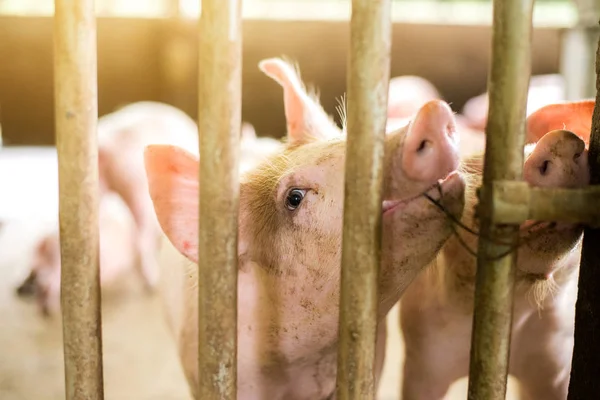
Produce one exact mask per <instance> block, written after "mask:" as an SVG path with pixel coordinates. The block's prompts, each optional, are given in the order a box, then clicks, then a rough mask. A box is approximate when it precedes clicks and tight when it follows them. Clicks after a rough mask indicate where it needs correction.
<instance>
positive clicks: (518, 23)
mask: <svg viewBox="0 0 600 400" xmlns="http://www.w3.org/2000/svg"><path fill="white" fill-rule="evenodd" d="M532 13H533V0H494V19H493V21H494V25H493V33H492V46H493V47H492V57H491V68H490V76H489V82H488V87H489V93H490V108H489V116H488V124H487V127H486V137H487V143H486V151H485V160H484V171H483V190H482V191H481V196H480V201H481V205H480V209H479V210H478V212H479V213H480V214H479V216H480V222H481V232H482V236H483V235H487V236H488V237H489V236H491V237H492V238H497V239H499V240H501V241H502V242H504V243H512V244H516V241H517V238H518V229H519V227H518V225H504V226H500V225H493V224H492V223H491V218H490V217H491V212H490V211H491V210H490V209H491V207H492V201H491V200H492V197H491V196H492V184H493V182H494V180H499V179H506V180H521V179H522V176H523V146H524V143H525V112H526V104H527V89H528V86H529V79H530V74H531V32H532ZM496 243H498V242H497V241H496ZM511 247H512V246H511V245H499V244H495V243H493V242H491V241H489V240H479V246H478V252H477V253H478V257H477V278H476V286H475V310H474V315H473V332H472V338H471V361H470V369H469V391H468V398H469V399H472V400H481V399H486V400H500V399H504V398H505V396H506V379H507V373H508V360H509V350H510V336H511V327H512V308H513V284H514V275H515V263H516V257H517V255H516V252H512V253H510V255H508V256H504V257H502V258H498V256H499V255H500V254H502V253H505V252H506V251H508V250H510V248H511Z"/></svg>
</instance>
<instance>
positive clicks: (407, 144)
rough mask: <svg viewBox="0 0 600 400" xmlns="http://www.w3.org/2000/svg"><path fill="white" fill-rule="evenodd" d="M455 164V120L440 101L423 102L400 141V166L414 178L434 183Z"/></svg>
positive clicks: (456, 155)
mask: <svg viewBox="0 0 600 400" xmlns="http://www.w3.org/2000/svg"><path fill="white" fill-rule="evenodd" d="M458 164H459V154H458V133H457V131H456V120H455V118H454V113H453V112H452V110H451V109H450V106H449V105H448V104H447V103H446V102H444V101H440V100H432V101H430V102H428V103H426V104H425V105H424V106H423V107H422V108H421V109H420V110H419V112H418V113H417V115H416V116H415V118H414V119H413V121H412V122H411V124H410V126H409V128H408V131H407V135H406V138H405V141H404V147H403V154H402V169H403V170H404V173H405V174H406V176H407V177H408V178H409V179H411V180H414V181H419V182H423V181H426V182H431V183H435V182H436V181H437V180H438V179H442V178H444V177H446V176H447V175H448V174H449V173H450V172H452V171H454V170H456V168H457V167H458Z"/></svg>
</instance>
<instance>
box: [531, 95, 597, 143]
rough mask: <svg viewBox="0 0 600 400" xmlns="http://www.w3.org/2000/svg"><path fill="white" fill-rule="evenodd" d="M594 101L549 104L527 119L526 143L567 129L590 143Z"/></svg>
mask: <svg viewBox="0 0 600 400" xmlns="http://www.w3.org/2000/svg"><path fill="white" fill-rule="evenodd" d="M594 103H595V102H594V100H583V101H576V102H565V103H556V104H549V105H547V106H544V107H542V108H540V109H539V110H537V111H535V112H534V113H532V114H531V115H530V116H529V117H528V118H527V136H526V138H525V140H526V143H535V142H537V141H538V140H539V139H541V138H542V137H543V136H544V135H545V134H546V133H548V132H550V131H553V130H556V129H565V130H568V131H571V132H573V133H575V134H576V135H577V136H579V137H580V138H581V139H583V141H584V142H585V143H586V145H588V144H589V142H590V133H591V130H592V113H593V112H594Z"/></svg>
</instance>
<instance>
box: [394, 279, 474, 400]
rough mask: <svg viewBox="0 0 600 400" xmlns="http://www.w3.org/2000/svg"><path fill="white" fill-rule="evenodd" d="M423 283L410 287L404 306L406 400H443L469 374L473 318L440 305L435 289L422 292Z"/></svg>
mask: <svg viewBox="0 0 600 400" xmlns="http://www.w3.org/2000/svg"><path fill="white" fill-rule="evenodd" d="M423 278H427V277H426V276H423V275H422V276H420V277H419V278H418V279H419V280H423ZM419 283H420V282H414V283H413V286H411V287H409V289H408V290H407V291H406V292H405V293H404V296H403V297H402V301H401V305H400V321H401V329H402V334H403V337H404V343H405V348H406V350H405V354H406V358H405V361H404V371H403V380H402V399H403V400H441V399H443V398H444V396H445V395H446V393H447V392H448V389H449V388H450V385H451V384H452V383H453V382H454V381H456V380H458V379H460V378H461V377H463V376H465V375H467V374H468V368H469V348H470V341H471V325H472V322H471V316H470V315H467V314H465V313H462V312H459V311H455V310H452V309H451V308H450V307H447V306H445V305H444V303H441V302H437V301H436V299H434V298H432V297H431V296H434V295H435V291H433V290H432V289H433V288H429V289H430V290H427V291H425V290H421V289H422V287H419V286H415V284H417V285H418V284H419ZM428 297H429V298H428Z"/></svg>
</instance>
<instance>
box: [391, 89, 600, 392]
mask: <svg viewBox="0 0 600 400" xmlns="http://www.w3.org/2000/svg"><path fill="white" fill-rule="evenodd" d="M593 107H594V102H593V101H583V102H575V103H557V104H551V105H547V106H545V107H542V108H540V109H538V110H537V111H536V112H534V113H532V114H531V115H530V116H529V117H528V118H527V139H526V140H527V143H529V144H528V145H526V146H525V164H524V169H523V175H524V179H525V180H526V181H527V182H528V183H529V184H530V185H532V186H537V187H556V188H579V187H583V186H586V185H588V184H589V171H588V165H587V144H588V143H589V134H590V130H591V125H590V124H591V115H592V110H593ZM482 161H483V157H482V156H474V157H471V158H468V159H467V160H466V161H465V170H466V171H467V189H466V195H465V203H466V204H465V212H464V215H463V217H462V223H463V224H464V225H465V226H467V227H469V228H471V229H472V230H474V231H477V230H478V227H477V222H476V220H475V219H474V209H475V205H476V202H477V201H476V195H475V189H476V188H477V187H478V186H479V185H480V184H481V175H482V169H483V163H482ZM456 233H457V235H455V236H454V237H452V238H451V239H449V240H448V242H447V243H446V244H445V245H444V247H443V249H442V250H441V252H440V253H439V255H438V257H437V258H436V260H435V261H434V262H433V263H432V264H433V265H432V266H431V269H430V270H429V271H427V273H425V274H421V275H420V276H419V277H418V278H417V279H416V280H415V282H414V283H413V285H411V286H410V287H409V288H408V290H407V291H406V293H405V295H404V296H403V298H402V301H401V307H400V314H401V317H400V318H401V329H402V333H403V336H404V340H405V343H406V360H405V365H404V373H403V397H402V398H403V399H406V400H416V399H418V400H433V399H442V398H444V396H445V394H446V392H447V391H448V389H449V387H450V385H451V384H452V383H453V382H454V381H455V380H457V379H459V378H461V377H463V376H466V375H467V373H468V367H469V346H470V340H471V327H472V318H473V295H474V284H475V271H476V258H475V255H474V254H470V251H469V250H467V249H471V251H472V250H476V249H477V240H478V238H477V236H476V235H473V234H471V233H469V232H465V231H463V230H461V229H459V228H458V227H457V228H456ZM582 234H583V226H581V225H574V224H568V223H539V222H535V221H527V222H525V223H524V224H522V226H521V243H520V247H519V249H518V259H517V272H516V274H517V275H516V281H515V285H516V286H515V305H514V315H513V327H512V340H511V353H510V365H509V373H510V374H511V375H513V376H514V377H515V378H517V380H518V381H519V386H520V389H521V391H522V394H523V395H524V396H525V398H527V399H548V400H550V399H556V400H559V399H566V397H567V387H568V382H569V371H570V366H571V354H572V348H573V332H574V331H573V329H574V311H575V301H576V298H577V277H578V270H579V259H580V252H581V239H582ZM458 235H460V238H459V236H458ZM479 240H485V239H483V238H479ZM465 246H467V247H465Z"/></svg>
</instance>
